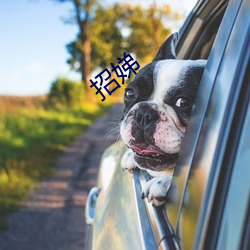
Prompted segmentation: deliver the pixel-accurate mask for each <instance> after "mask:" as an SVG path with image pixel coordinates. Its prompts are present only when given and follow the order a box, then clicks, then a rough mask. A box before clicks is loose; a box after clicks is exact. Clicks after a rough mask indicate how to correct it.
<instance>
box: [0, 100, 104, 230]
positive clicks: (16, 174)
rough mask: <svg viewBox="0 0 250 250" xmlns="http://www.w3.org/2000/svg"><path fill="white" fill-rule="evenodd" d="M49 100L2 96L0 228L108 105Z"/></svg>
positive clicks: (0, 122) (0, 112)
mask: <svg viewBox="0 0 250 250" xmlns="http://www.w3.org/2000/svg"><path fill="white" fill-rule="evenodd" d="M45 103H46V96H39V97H10V96H9V97H4V96H0V229H4V228H5V224H4V218H5V217H6V214H8V213H9V212H12V211H14V210H16V209H17V208H18V207H19V205H20V202H21V201H23V200H25V199H26V198H27V197H28V190H29V189H30V188H32V187H34V186H35V184H36V182H37V181H38V180H39V178H40V177H42V176H44V175H48V174H50V173H51V167H52V166H53V165H54V164H55V162H56V159H57V158H58V156H59V154H60V153H62V151H63V150H64V149H65V147H66V146H67V145H68V144H69V143H70V142H71V141H72V140H73V139H74V138H75V137H76V136H77V135H79V134H80V133H81V132H82V131H84V130H85V129H86V128H87V127H88V126H90V125H91V124H92V122H93V120H94V119H95V118H96V117H97V116H99V115H100V114H102V113H103V112H104V111H105V110H107V108H108V106H104V105H103V104H101V106H98V105H89V104H88V103H86V105H85V106H84V108H81V109H66V108H64V109H62V108H61V109H57V110H56V109H52V108H48V107H46V105H45Z"/></svg>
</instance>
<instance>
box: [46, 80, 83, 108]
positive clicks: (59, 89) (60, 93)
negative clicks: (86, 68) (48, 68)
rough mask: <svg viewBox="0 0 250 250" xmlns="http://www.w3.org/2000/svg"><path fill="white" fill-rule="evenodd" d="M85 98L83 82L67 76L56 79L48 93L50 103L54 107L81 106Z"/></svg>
mask: <svg viewBox="0 0 250 250" xmlns="http://www.w3.org/2000/svg"><path fill="white" fill-rule="evenodd" d="M85 99H86V95H85V90H84V88H83V84H82V83H81V82H79V81H78V82H77V81H72V80H69V79H67V78H58V79H56V80H55V81H54V82H53V83H52V85H51V88H50V92H49V95H48V100H49V103H50V105H52V106H53V107H70V108H72V107H81V106H82V105H83V102H84V100H85Z"/></svg>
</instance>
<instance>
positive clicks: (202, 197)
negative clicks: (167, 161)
mask: <svg viewBox="0 0 250 250" xmlns="http://www.w3.org/2000/svg"><path fill="white" fill-rule="evenodd" d="M249 13H250V2H249V1H247V0H243V1H229V4H228V7H227V10H226V13H225V15H224V17H223V20H222V23H221V25H220V28H219V30H218V33H217V35H216V39H215V42H214V43H213V47H212V51H211V53H210V56H209V59H208V63H207V67H206V69H205V71H204V74H203V78H202V81H201V85H200V88H199V90H198V93H197V99H196V102H195V106H194V110H193V112H192V116H191V118H190V122H189V126H188V129H187V132H186V135H185V139H184V142H183V145H182V151H181V155H180V160H179V163H178V166H177V168H176V172H175V178H174V183H173V185H172V189H171V191H170V196H171V194H172V196H173V197H172V199H173V200H174V202H173V203H172V204H171V205H169V206H168V207H167V216H168V218H169V221H170V223H171V225H172V227H173V231H174V235H175V237H176V239H177V240H178V242H179V246H180V247H181V248H183V249H249V223H247V222H249V190H250V177H249V176H250V175H249V166H248V168H246V166H245V165H244V164H247V162H249V159H250V155H249V154H250V153H249V146H250V145H249V144H248V143H249V139H248V138H249V137H248V135H249V126H248V124H249V123H248V122H249V85H250V84H249V70H250V68H249V54H250V47H249V41H250V16H249ZM248 165H249V163H248ZM245 175H246V176H247V177H244V176H245ZM236 204H237V205H236Z"/></svg>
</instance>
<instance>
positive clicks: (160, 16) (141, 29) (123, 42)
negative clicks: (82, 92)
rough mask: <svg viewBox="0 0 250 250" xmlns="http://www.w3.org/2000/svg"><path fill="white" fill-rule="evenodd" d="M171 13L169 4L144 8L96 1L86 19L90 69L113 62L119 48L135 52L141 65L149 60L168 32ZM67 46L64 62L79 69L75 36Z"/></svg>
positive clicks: (79, 47)
mask: <svg viewBox="0 0 250 250" xmlns="http://www.w3.org/2000/svg"><path fill="white" fill-rule="evenodd" d="M172 14H173V13H172V12H171V9H170V7H169V5H165V6H161V8H159V7H156V6H154V5H153V6H150V7H148V8H146V9H145V8H143V7H142V6H135V5H133V6H131V5H128V4H116V5H112V6H110V7H103V6H101V5H99V6H98V7H97V8H96V10H95V14H94V15H93V16H94V18H93V20H92V21H91V23H90V39H91V63H92V67H91V68H92V71H93V70H95V69H96V68H98V67H100V68H102V69H103V68H106V67H109V66H110V63H111V62H113V63H114V64H115V63H116V62H117V57H119V56H122V55H123V52H129V53H133V54H135V56H136V59H137V60H138V61H139V63H140V64H142V65H143V64H146V63H149V62H150V61H151V60H152V59H153V57H154V56H155V54H156V53H157V50H158V49H159V47H160V45H161V44H162V42H163V41H164V40H165V39H166V38H167V37H168V36H169V35H170V32H171V30H170V29H169V28H166V25H165V23H166V19H167V18H168V17H172ZM172 19H173V18H172ZM67 50H68V52H69V54H70V59H69V60H68V63H69V64H70V65H71V68H72V69H75V70H78V71H79V70H80V65H81V53H82V43H81V39H80V37H79V36H78V37H77V39H76V40H75V41H73V42H71V43H70V44H68V45H67Z"/></svg>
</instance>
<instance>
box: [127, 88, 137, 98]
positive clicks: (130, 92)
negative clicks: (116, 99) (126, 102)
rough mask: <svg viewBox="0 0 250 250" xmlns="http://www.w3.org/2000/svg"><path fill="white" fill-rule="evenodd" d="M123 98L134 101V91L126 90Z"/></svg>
mask: <svg viewBox="0 0 250 250" xmlns="http://www.w3.org/2000/svg"><path fill="white" fill-rule="evenodd" d="M125 97H126V98H127V99H134V98H135V91H134V90H132V89H127V90H126V92H125Z"/></svg>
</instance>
